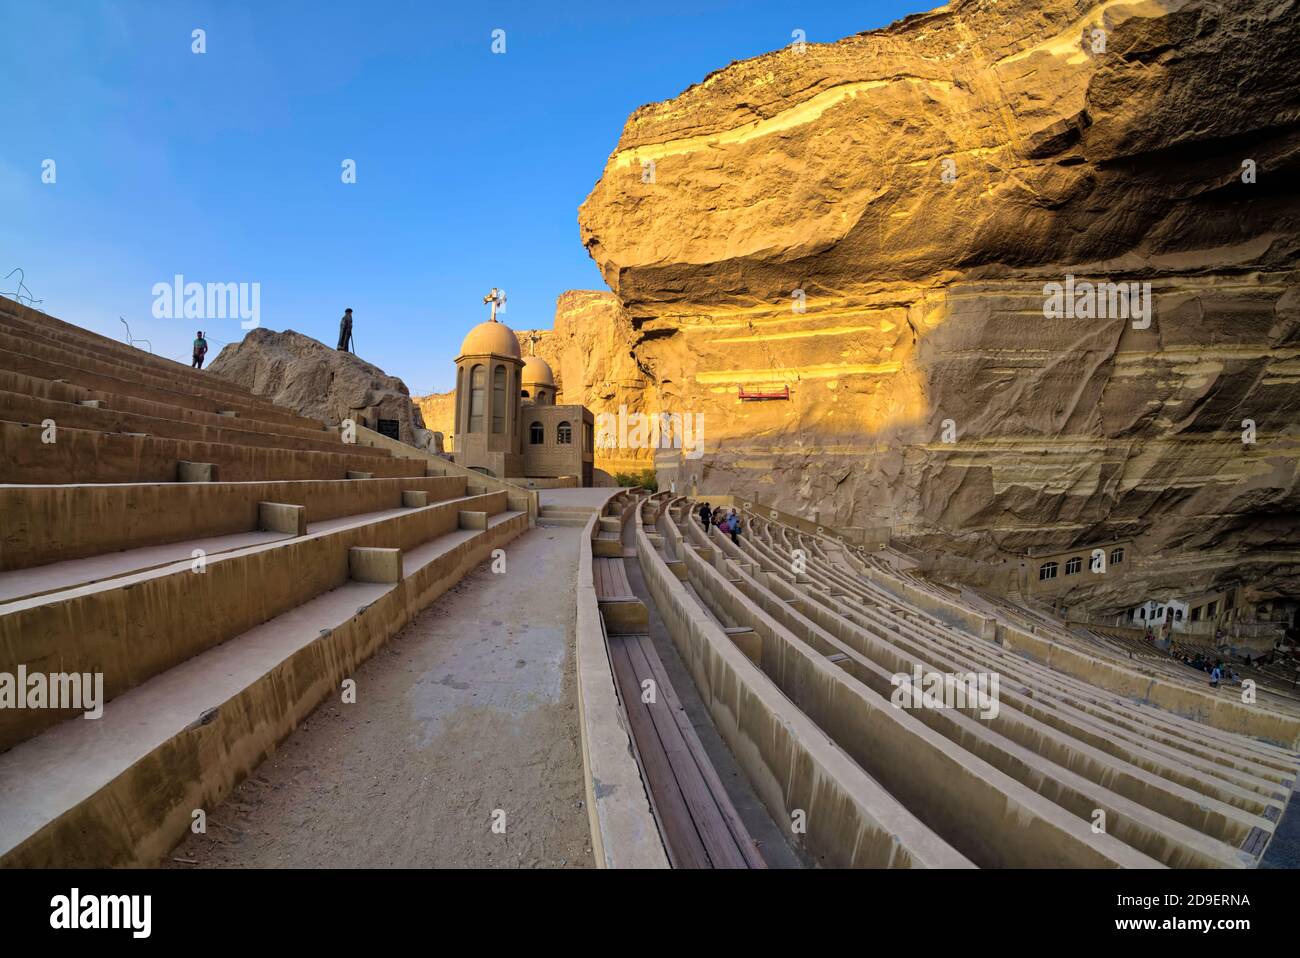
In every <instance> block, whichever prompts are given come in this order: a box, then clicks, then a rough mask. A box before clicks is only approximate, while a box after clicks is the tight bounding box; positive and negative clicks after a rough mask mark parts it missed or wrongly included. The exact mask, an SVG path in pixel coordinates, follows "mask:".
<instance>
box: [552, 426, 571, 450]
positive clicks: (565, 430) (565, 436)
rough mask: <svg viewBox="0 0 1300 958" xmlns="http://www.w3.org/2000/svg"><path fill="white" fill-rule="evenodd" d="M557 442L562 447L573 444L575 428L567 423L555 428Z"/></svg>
mask: <svg viewBox="0 0 1300 958" xmlns="http://www.w3.org/2000/svg"><path fill="white" fill-rule="evenodd" d="M555 441H556V442H558V443H559V444H560V445H561V446H567V445H569V443H571V442H573V427H572V426H570V425H569V424H568V423H567V422H562V423H560V424H559V425H558V426H557V427H556V428H555Z"/></svg>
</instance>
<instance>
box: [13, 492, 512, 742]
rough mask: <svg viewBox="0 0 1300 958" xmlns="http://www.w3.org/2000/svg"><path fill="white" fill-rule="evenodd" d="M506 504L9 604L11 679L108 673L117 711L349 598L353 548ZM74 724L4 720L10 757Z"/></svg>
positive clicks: (171, 567) (397, 541) (374, 523)
mask: <svg viewBox="0 0 1300 958" xmlns="http://www.w3.org/2000/svg"><path fill="white" fill-rule="evenodd" d="M505 499H506V495H505V493H490V494H488V495H485V496H480V497H473V498H458V499H451V500H448V501H446V502H441V503H437V504H435V505H431V506H426V507H424V508H422V509H410V508H401V507H398V508H396V509H390V510H385V511H382V512H377V513H371V514H367V515H361V516H348V517H340V518H337V519H333V520H328V521H325V522H322V523H320V524H319V525H318V526H317V527H316V531H313V532H311V533H309V534H308V535H305V536H296V537H292V538H286V539H281V540H277V541H273V542H269V543H262V544H257V545H251V546H245V547H242V548H237V549H234V550H231V551H228V552H223V553H220V554H218V555H215V556H204V557H201V559H199V560H195V559H192V558H186V559H184V560H182V561H180V562H173V563H170V564H167V565H162V566H159V567H156V568H151V569H148V570H145V571H142V572H136V573H131V574H127V575H122V576H118V577H115V578H111V579H107V580H104V581H100V582H95V583H91V584H86V585H80V586H76V587H72V588H68V589H63V590H59V591H55V592H50V593H46V594H44V595H39V596H35V597H31V598H26V599H19V600H16V601H12V602H8V603H5V604H4V605H3V606H0V673H3V672H7V673H9V674H16V672H17V669H18V667H19V666H27V667H32V668H34V667H37V666H38V665H39V664H40V663H53V662H57V663H58V671H61V672H102V673H103V674H104V693H105V696H106V697H107V698H108V700H110V701H111V700H112V699H113V698H115V697H117V696H119V695H121V694H124V693H125V692H127V691H129V690H130V689H131V688H134V687H135V686H138V685H139V684H141V683H142V682H144V681H147V680H148V679H149V678H151V677H153V676H155V675H159V674H161V673H162V672H164V671H166V670H167V669H169V668H173V667H175V666H176V665H179V664H180V663H181V662H183V661H185V660H186V659H188V658H190V657H192V656H194V655H197V654H200V653H202V652H204V651H206V650H207V649H210V648H212V647H214V646H216V645H219V644H220V643H222V642H225V641H228V640H229V639H231V638H232V637H234V636H235V635H238V634H240V633H241V632H243V631H246V630H247V629H249V628H252V627H253V626H255V625H256V624H257V623H259V622H264V621H266V620H267V619H270V618H274V617H275V616H277V615H281V614H283V613H285V612H287V611H288V610H290V609H293V608H296V607H297V606H299V605H302V604H303V603H305V602H307V601H310V600H311V599H312V598H314V597H315V596H317V595H320V594H323V593H324V592H327V591H329V590H330V589H335V588H338V587H339V586H340V585H342V584H343V583H344V582H345V581H346V580H347V576H348V550H349V549H350V548H352V547H353V546H362V547H380V548H397V549H402V550H403V551H407V552H409V551H411V550H412V549H415V548H417V547H418V546H420V545H422V544H423V543H425V542H428V541H430V540H432V539H435V538H437V537H439V536H443V535H446V534H448V533H450V532H454V531H457V530H458V529H459V528H460V515H461V513H462V511H464V510H479V511H482V512H489V513H492V514H496V513H498V512H502V511H503V510H504V508H505V505H506V502H505ZM472 531H479V530H472ZM250 583H256V585H257V587H256V588H255V589H251V588H250ZM196 610H203V611H202V613H201V614H197V613H196ZM66 717H67V713H66V712H61V711H59V710H55V709H41V710H17V709H0V749H4V748H6V747H10V746H13V745H15V744H17V743H18V742H21V741H24V740H25V739H28V738H30V737H32V736H33V735H35V734H38V733H39V732H40V731H41V730H42V729H44V728H47V727H49V726H50V725H52V724H54V723H55V722H58V721H59V720H60V719H62V718H66Z"/></svg>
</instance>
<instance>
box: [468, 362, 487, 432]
mask: <svg viewBox="0 0 1300 958" xmlns="http://www.w3.org/2000/svg"><path fill="white" fill-rule="evenodd" d="M486 386H487V370H486V369H484V368H483V367H482V366H475V367H474V368H473V369H471V370H470V371H469V431H470V432H482V431H483V401H484V400H485V399H486V398H487V397H486V396H484V394H483V391H484V389H485V388H486Z"/></svg>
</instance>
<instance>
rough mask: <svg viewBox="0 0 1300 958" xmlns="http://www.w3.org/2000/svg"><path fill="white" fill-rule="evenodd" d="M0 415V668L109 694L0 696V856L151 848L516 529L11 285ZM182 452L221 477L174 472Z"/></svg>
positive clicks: (460, 491) (420, 465) (2, 338)
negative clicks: (100, 706)
mask: <svg viewBox="0 0 1300 958" xmlns="http://www.w3.org/2000/svg"><path fill="white" fill-rule="evenodd" d="M56 373H57V374H58V375H57V376H56V377H55V378H51V377H54V376H55V374H56ZM85 403H92V404H98V405H83V404H85ZM5 415H12V416H14V419H12V420H9V421H7V422H4V423H0V443H2V444H3V450H4V452H5V455H6V462H5V464H4V466H3V469H4V470H5V472H4V474H3V478H4V479H7V480H11V481H12V483H11V484H9V485H0V518H3V538H2V539H0V673H8V674H18V673H19V672H20V671H26V672H27V673H29V674H30V673H43V674H52V673H64V674H71V673H84V674H90V675H95V674H98V675H101V676H102V683H103V700H104V702H106V705H105V707H104V711H103V716H102V718H99V719H98V720H95V721H85V720H83V719H82V718H81V715H80V712H81V710H78V709H55V708H40V709H31V708H27V709H4V710H0V865H6V866H8V865H13V866H32V865H36V866H55V865H59V866H102V865H120V864H152V863H154V862H156V861H157V860H158V859H159V858H160V857H161V856H162V855H163V854H165V853H166V851H167V850H168V849H169V848H170V847H171V846H172V845H173V844H175V842H176V841H177V840H178V839H179V838H180V837H181V836H182V835H183V834H184V833H185V831H186V829H187V828H188V826H189V824H190V821H191V815H192V812H193V810H194V809H197V808H205V807H211V806H212V804H213V803H215V802H216V801H218V800H219V799H220V798H221V797H222V796H223V795H224V794H226V793H227V792H228V791H229V789H230V788H231V787H233V785H234V784H235V783H236V782H238V781H239V780H240V779H241V778H242V777H243V776H244V775H246V774H247V773H248V772H249V771H250V770H251V769H252V768H253V767H255V766H256V764H257V763H258V762H259V761H260V760H261V759H262V758H263V757H264V756H265V755H266V754H267V752H268V751H269V750H270V749H272V748H274V746H275V745H276V743H277V742H278V741H279V740H280V739H282V738H283V737H284V736H285V735H287V734H288V733H289V732H290V731H291V730H292V729H293V728H294V726H295V725H296V724H297V723H298V722H299V721H300V720H301V719H302V718H303V717H305V716H306V715H307V714H309V713H310V712H311V710H312V709H314V708H315V706H316V705H317V704H318V703H319V702H320V701H321V699H322V698H323V697H325V696H326V695H329V694H331V693H333V692H336V691H337V690H338V689H339V687H340V683H341V682H342V681H343V679H344V678H346V677H347V676H348V675H350V674H351V672H352V671H353V670H354V669H355V668H356V667H357V665H359V664H360V663H361V662H362V661H363V660H364V659H365V658H367V657H368V656H369V655H370V654H371V653H372V652H373V651H374V650H375V649H376V648H378V646H379V645H380V644H382V643H383V642H384V641H385V640H386V639H388V638H389V637H390V636H392V635H394V634H395V633H396V632H397V631H399V630H400V629H401V628H402V627H403V626H404V625H405V624H406V623H407V622H409V621H410V620H411V618H412V617H413V616H415V615H416V614H417V613H418V612H419V611H420V610H421V609H423V608H424V607H425V606H426V605H427V604H428V603H429V602H431V601H432V600H433V599H434V598H436V597H437V596H438V595H440V594H441V593H442V592H444V591H445V590H446V589H447V588H448V587H450V586H451V585H453V584H454V583H455V582H457V581H458V580H459V579H460V578H461V577H462V576H463V575H464V574H465V572H466V571H468V570H469V569H470V568H472V567H473V566H474V565H476V564H477V563H479V562H481V561H482V560H483V559H485V558H487V557H488V555H489V554H490V552H491V550H492V549H494V548H497V547H499V546H501V545H504V544H505V543H506V542H508V541H509V540H510V539H512V538H514V536H516V535H518V534H519V533H520V532H521V531H523V530H524V529H526V528H527V526H528V511H527V508H528V507H527V503H526V500H524V499H521V498H519V497H512V496H511V495H510V494H509V492H507V491H506V490H504V489H500V488H497V489H493V490H491V491H489V490H488V489H487V488H485V487H483V486H480V485H475V484H474V483H472V481H470V480H469V479H467V477H466V476H464V475H426V468H427V466H428V465H429V464H428V463H426V462H425V461H424V460H422V459H420V458H399V457H395V456H394V455H392V454H390V451H389V450H387V449H382V448H358V447H355V446H351V445H344V444H343V443H342V442H341V440H340V437H339V435H338V434H337V433H335V432H331V431H329V430H327V429H326V427H325V426H324V424H322V423H318V422H316V423H313V422H312V421H310V420H306V419H303V418H302V417H300V416H297V415H295V414H293V413H291V412H288V411H286V410H282V409H279V408H277V407H275V406H273V405H271V404H269V403H267V402H265V401H264V400H262V399H260V398H258V397H256V396H253V395H252V394H250V393H247V392H245V391H243V390H240V389H239V388H237V387H235V386H233V385H231V384H229V383H224V382H223V381H221V380H220V379H217V378H216V377H214V376H212V375H210V374H208V373H201V372H197V371H193V370H190V369H188V368H186V367H183V366H180V365H179V364H176V363H170V362H168V361H166V360H160V359H156V358H154V357H151V356H148V355H146V354H143V353H140V352H138V351H137V350H133V349H130V348H128V347H124V346H121V345H120V344H116V343H113V342H112V341H110V340H106V339H103V338H102V337H98V336H95V335H93V334H91V333H88V332H85V331H83V330H79V329H77V328H76V327H73V326H69V325H67V324H63V323H59V322H58V321H57V320H53V319H51V318H49V317H45V316H43V315H42V314H37V313H33V312H32V311H30V310H24V309H23V308H21V307H18V306H16V305H15V304H12V303H9V301H7V300H5V301H0V416H5ZM49 419H52V420H54V422H55V424H56V427H57V433H56V441H55V442H54V443H50V444H46V443H42V442H41V441H40V433H41V431H42V429H43V428H44V427H42V426H41V425H40V424H41V422H42V421H43V420H49ZM26 423H30V424H26ZM70 424H75V425H70ZM137 427H139V428H142V429H147V431H149V432H150V435H149V436H148V437H143V438H142V437H138V436H125V437H124V436H121V435H120V434H117V433H114V432H113V431H112V430H114V429H121V428H128V429H135V428H137ZM119 441H126V442H127V445H125V446H118V445H115V444H116V443H118V442H119ZM115 450H116V451H119V452H121V455H116V454H115V453H114V451H115ZM187 457H194V461H196V462H201V463H210V464H212V465H214V466H215V467H216V469H215V470H214V471H210V472H209V473H208V475H212V474H213V472H215V476H216V477H217V478H218V479H219V480H220V481H178V480H179V479H180V478H181V476H183V475H187V474H189V475H191V476H193V475H196V474H197V473H195V471H194V470H193V469H188V470H187V469H186V468H185V467H183V466H182V461H183V460H185V459H186V458H187ZM83 467H84V469H83ZM349 476H350V477H351V478H349ZM232 479H235V480H240V481H231V480H232ZM117 480H120V482H119V481H117ZM54 482H58V483H59V484H53V483H54ZM512 506H515V507H516V508H511V507H512Z"/></svg>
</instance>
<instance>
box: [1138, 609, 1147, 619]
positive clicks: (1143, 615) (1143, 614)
mask: <svg viewBox="0 0 1300 958" xmlns="http://www.w3.org/2000/svg"><path fill="white" fill-rule="evenodd" d="M1146 617H1147V610H1146V606H1143V607H1142V611H1141V612H1139V613H1138V618H1140V619H1145V618H1146Z"/></svg>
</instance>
